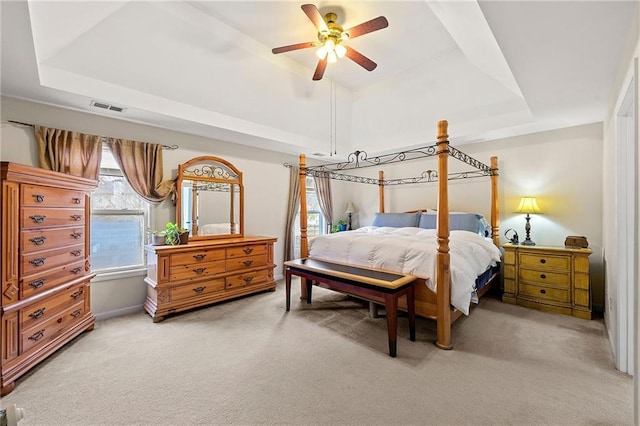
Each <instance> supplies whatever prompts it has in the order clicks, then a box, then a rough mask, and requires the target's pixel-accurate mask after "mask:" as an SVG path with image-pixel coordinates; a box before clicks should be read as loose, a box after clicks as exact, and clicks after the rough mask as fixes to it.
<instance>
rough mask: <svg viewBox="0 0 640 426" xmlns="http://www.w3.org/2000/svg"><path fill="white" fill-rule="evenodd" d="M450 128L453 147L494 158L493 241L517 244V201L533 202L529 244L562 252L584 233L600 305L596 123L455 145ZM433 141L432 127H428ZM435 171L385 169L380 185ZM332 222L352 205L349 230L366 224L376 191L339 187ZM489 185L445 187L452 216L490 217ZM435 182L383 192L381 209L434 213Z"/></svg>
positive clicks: (428, 164)
mask: <svg viewBox="0 0 640 426" xmlns="http://www.w3.org/2000/svg"><path fill="white" fill-rule="evenodd" d="M455 133H456V128H455V123H449V135H450V137H449V140H450V143H451V145H452V146H454V147H456V148H458V149H460V150H461V151H463V152H465V153H467V154H469V155H471V156H472V157H474V158H475V159H477V160H479V161H482V162H484V163H485V164H487V165H490V158H491V157H492V156H494V155H495V156H498V168H499V174H500V177H499V183H498V185H499V197H500V198H499V208H500V222H501V223H500V238H501V241H502V242H506V239H505V238H504V232H505V230H507V229H509V228H513V229H515V230H516V231H517V232H518V235H519V236H520V239H521V240H522V239H524V236H525V231H524V226H525V219H524V217H525V215H523V214H516V213H513V211H514V210H515V209H516V207H517V205H518V202H519V201H520V197H522V196H525V195H530V196H535V197H537V199H538V202H539V206H540V208H541V209H542V210H543V211H544V214H542V215H533V216H532V219H531V239H532V240H533V241H535V242H536V243H537V244H538V245H551V246H563V245H564V240H565V237H566V236H567V235H584V236H586V237H587V239H588V241H589V246H590V247H591V249H592V250H593V254H592V255H591V257H590V261H591V283H592V288H593V304H594V305H596V306H597V307H601V306H602V304H603V300H604V296H603V295H604V289H603V261H602V225H601V224H602V184H601V179H602V124H601V123H595V124H590V125H585V126H578V127H572V128H566V129H561V130H556V131H550V132H543V133H536V134H531V135H527V136H521V137H514V138H508V139H501V140H494V141H487V142H482V143H477V144H472V145H464V146H456V144H455ZM434 139H435V124H434ZM427 169H432V170H435V169H437V163H436V159H435V158H433V159H431V158H429V159H423V160H418V161H412V162H407V163H405V164H402V165H396V166H395V167H386V168H385V169H384V170H385V179H394V178H404V177H412V176H418V175H420V173H421V172H422V171H424V170H427ZM367 170H368V173H367V175H366V176H368V177H373V178H377V176H378V168H375V167H373V168H370V169H367ZM463 170H471V168H470V167H469V166H466V165H464V164H463V163H461V162H459V161H458V160H456V159H453V158H450V159H449V171H450V172H456V171H463ZM334 188H336V191H335V192H336V194H335V199H336V200H337V201H339V202H337V203H336V209H338V210H336V209H334V210H335V213H336V214H337V216H336V217H344V216H345V215H344V213H343V212H344V206H345V205H346V202H347V201H352V202H353V203H354V204H355V206H356V207H357V208H358V210H359V211H358V214H357V215H356V218H357V221H356V225H359V226H364V225H370V224H371V223H372V221H373V216H374V213H375V212H376V211H378V187H377V186H376V185H367V184H359V183H345V182H338V183H337V184H336V185H335V187H334ZM490 194H491V186H490V181H489V178H477V179H469V180H466V181H453V182H451V185H450V187H449V209H450V210H451V211H467V212H469V211H473V212H478V213H482V214H484V215H485V217H486V218H487V220H489V218H490V212H491V205H490ZM436 201H437V184H435V183H433V184H432V183H426V184H416V185H410V186H395V187H388V188H387V189H386V190H385V211H387V212H399V211H407V210H414V209H420V208H436Z"/></svg>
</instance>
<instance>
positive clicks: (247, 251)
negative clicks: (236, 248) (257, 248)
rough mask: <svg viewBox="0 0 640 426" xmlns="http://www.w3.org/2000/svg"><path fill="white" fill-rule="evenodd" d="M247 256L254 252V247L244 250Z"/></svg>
mask: <svg viewBox="0 0 640 426" xmlns="http://www.w3.org/2000/svg"><path fill="white" fill-rule="evenodd" d="M242 251H243V252H244V253H245V254H251V252H253V247H247V248H245V249H243V250H242Z"/></svg>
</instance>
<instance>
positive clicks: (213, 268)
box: [169, 260, 224, 281]
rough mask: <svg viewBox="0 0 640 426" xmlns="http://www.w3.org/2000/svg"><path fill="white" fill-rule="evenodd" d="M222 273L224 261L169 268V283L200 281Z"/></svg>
mask: <svg viewBox="0 0 640 426" xmlns="http://www.w3.org/2000/svg"><path fill="white" fill-rule="evenodd" d="M221 272H224V260H216V261H213V262H206V263H198V264H191V265H179V266H172V267H171V275H170V277H169V279H170V280H171V281H180V280H200V279H202V278H207V277H210V276H212V275H216V274H219V273H221Z"/></svg>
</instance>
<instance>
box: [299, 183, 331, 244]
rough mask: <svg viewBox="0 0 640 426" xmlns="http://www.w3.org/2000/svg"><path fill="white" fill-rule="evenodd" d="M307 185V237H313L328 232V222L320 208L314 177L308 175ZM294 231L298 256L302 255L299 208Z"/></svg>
mask: <svg viewBox="0 0 640 426" xmlns="http://www.w3.org/2000/svg"><path fill="white" fill-rule="evenodd" d="M305 185H306V187H307V237H308V238H311V237H315V236H317V235H322V234H326V233H327V226H328V224H326V223H325V219H324V216H323V215H322V211H321V210H320V202H319V201H318V195H317V194H316V185H315V181H314V180H313V177H307V180H306V184H305ZM294 232H295V245H294V254H295V256H296V257H300V210H298V215H297V216H296V222H295V224H294Z"/></svg>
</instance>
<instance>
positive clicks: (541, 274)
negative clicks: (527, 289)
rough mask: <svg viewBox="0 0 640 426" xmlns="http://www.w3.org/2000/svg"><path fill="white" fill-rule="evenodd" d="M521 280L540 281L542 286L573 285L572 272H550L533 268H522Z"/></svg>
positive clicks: (564, 286) (566, 286)
mask: <svg viewBox="0 0 640 426" xmlns="http://www.w3.org/2000/svg"><path fill="white" fill-rule="evenodd" d="M520 280H521V281H527V282H531V283H538V284H540V285H542V286H545V285H550V286H553V287H562V288H567V289H568V288H569V287H571V274H569V273H568V272H566V273H562V272H549V271H541V270H533V269H520Z"/></svg>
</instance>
